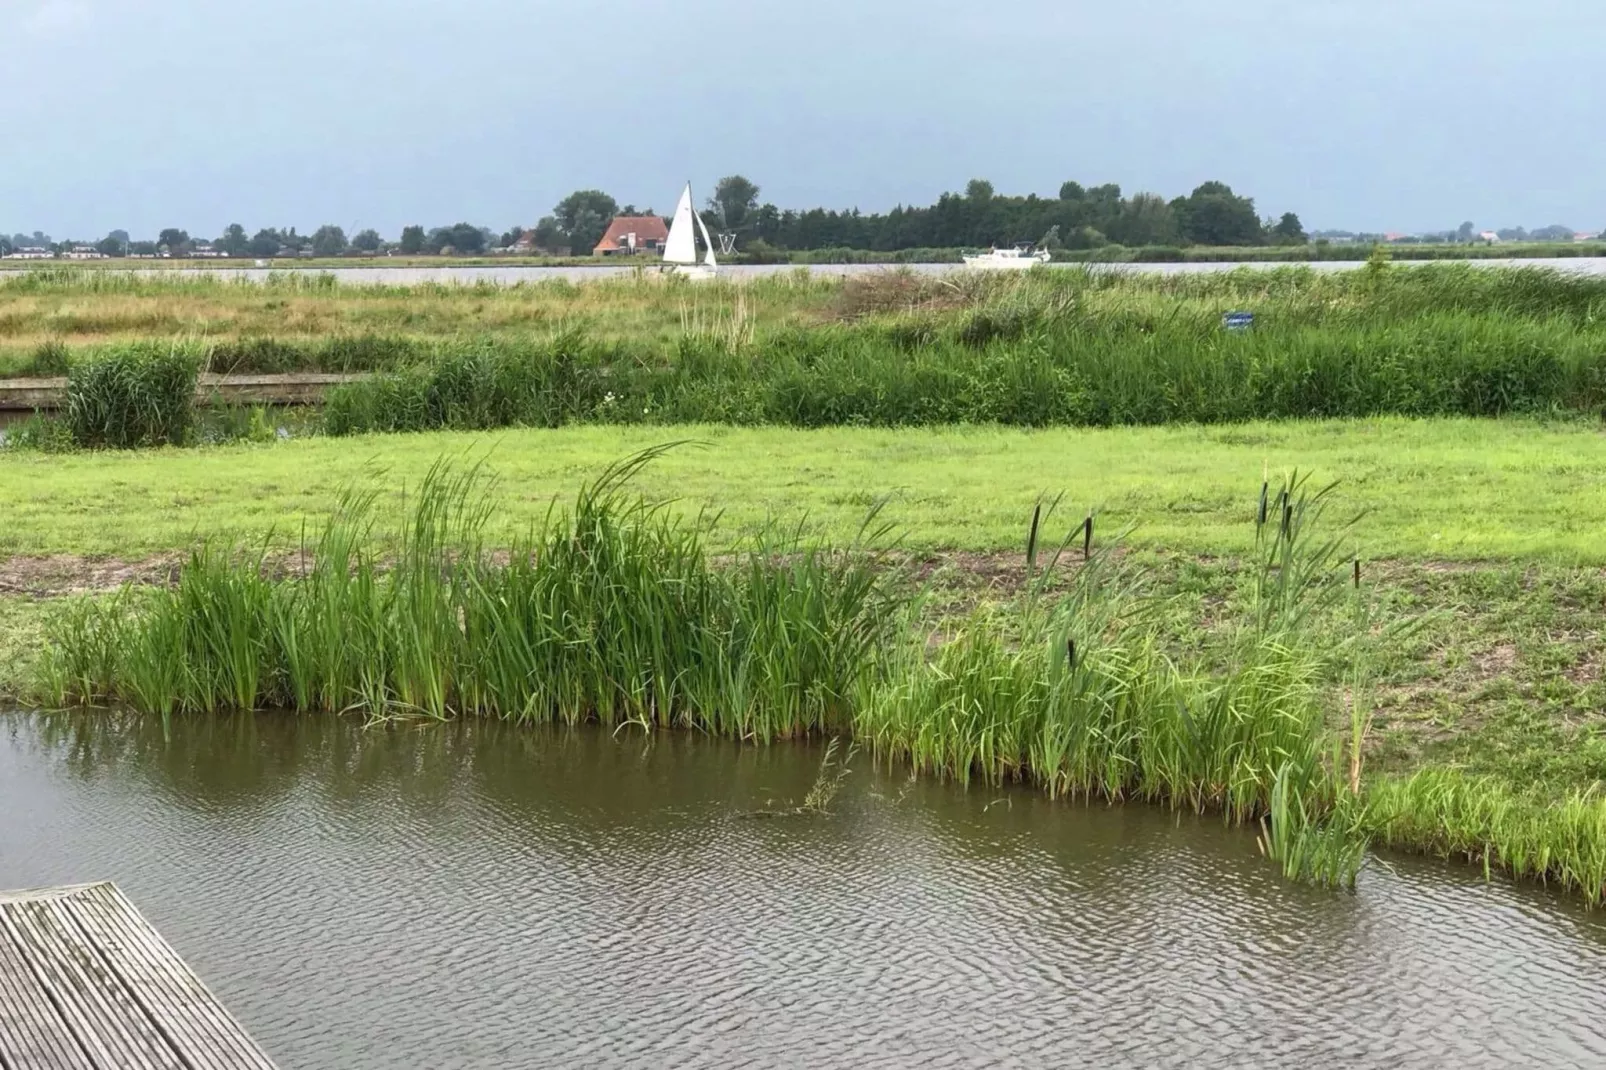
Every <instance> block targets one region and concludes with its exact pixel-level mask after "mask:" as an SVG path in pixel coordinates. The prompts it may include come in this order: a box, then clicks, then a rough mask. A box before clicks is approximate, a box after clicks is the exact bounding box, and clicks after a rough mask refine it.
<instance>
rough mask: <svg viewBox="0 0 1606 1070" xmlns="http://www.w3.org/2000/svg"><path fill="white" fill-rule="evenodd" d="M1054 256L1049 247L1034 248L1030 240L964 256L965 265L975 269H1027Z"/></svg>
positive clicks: (1044, 262)
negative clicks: (1009, 247)
mask: <svg viewBox="0 0 1606 1070" xmlns="http://www.w3.org/2000/svg"><path fill="white" fill-rule="evenodd" d="M1051 258H1052V254H1051V253H1050V252H1049V251H1048V250H1047V249H1038V250H1036V251H1035V252H1034V251H1033V250H1032V243H1031V242H1029V241H1023V242H1016V243H1015V247H1014V248H1013V249H998V248H994V249H989V250H988V251H987V252H985V253H978V254H976V255H975V256H967V257H965V258H964V260H965V266H966V267H967V268H971V269H973V270H975V271H1027V270H1030V269H1031V268H1034V267H1036V266H1037V265H1038V264H1046V263H1048V262H1049V260H1050V259H1051Z"/></svg>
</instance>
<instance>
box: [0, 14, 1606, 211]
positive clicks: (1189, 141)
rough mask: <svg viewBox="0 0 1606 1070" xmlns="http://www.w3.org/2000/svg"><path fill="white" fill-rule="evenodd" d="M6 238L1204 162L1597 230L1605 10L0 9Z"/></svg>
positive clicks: (1346, 202)
mask: <svg viewBox="0 0 1606 1070" xmlns="http://www.w3.org/2000/svg"><path fill="white" fill-rule="evenodd" d="M0 63H3V67H0V70H3V78H4V81H3V83H0V84H3V86H4V88H3V89H0V229H4V230H6V231H8V232H10V231H15V230H19V229H27V230H29V231H31V230H33V229H35V228H39V229H43V230H46V231H48V232H49V233H51V234H52V235H54V236H55V237H57V238H58V239H60V238H63V237H76V238H92V237H99V236H101V235H104V234H105V233H106V232H107V231H108V230H110V229H112V228H114V227H124V228H127V229H129V230H131V231H133V232H134V234H135V236H136V237H139V236H142V235H144V236H151V235H154V233H155V232H156V230H157V229H159V228H161V227H164V226H178V227H183V228H186V229H188V230H190V231H192V232H194V233H196V234H198V235H208V236H210V235H215V234H217V233H219V232H220V231H221V230H222V228H223V227H224V225H225V224H227V223H230V222H240V223H243V224H245V226H246V227H247V228H248V229H250V230H253V231H254V230H255V229H256V228H258V227H261V226H270V225H272V226H289V225H292V224H293V225H295V226H297V227H300V228H302V229H303V230H307V229H311V228H313V227H316V226H317V225H318V224H320V223H326V222H329V223H338V224H340V225H342V226H344V227H345V228H346V229H347V232H348V233H351V232H353V230H354V229H356V228H361V227H369V226H372V227H376V228H378V229H379V231H380V232H381V233H382V234H385V235H387V236H394V235H395V234H396V233H397V232H398V231H399V229H400V228H401V227H402V226H403V225H404V224H407V223H413V222H418V223H423V224H426V225H437V224H442V223H447V222H452V221H455V220H457V219H460V218H461V219H467V220H469V221H472V222H474V223H479V224H486V225H491V226H494V227H496V228H498V229H499V230H500V229H502V228H505V227H507V226H509V225H512V224H515V223H517V224H531V223H534V222H535V220H536V219H537V218H538V217H539V216H541V215H544V214H546V213H547V212H548V211H550V209H551V206H552V205H553V203H554V202H556V201H557V200H558V199H559V198H560V197H561V196H562V195H563V194H565V193H567V192H568V191H570V190H572V189H575V188H579V187H592V186H595V187H600V188H602V189H604V190H607V191H608V192H610V193H612V194H613V195H614V196H615V197H617V198H618V199H619V200H620V201H621V202H634V203H635V204H637V205H638V206H641V207H647V206H649V205H650V206H652V207H655V208H657V209H658V210H660V211H666V210H668V209H669V208H670V207H671V206H672V204H673V202H674V199H675V196H676V194H677V192H678V188H679V185H680V183H681V182H683V181H684V180H686V179H687V178H690V179H691V180H692V181H693V183H694V184H695V185H696V187H697V189H698V191H699V196H700V197H701V196H703V195H706V193H707V191H708V189H709V187H710V185H711V183H712V181H713V179H715V178H717V177H719V176H720V175H724V174H728V173H730V172H733V171H740V172H742V173H744V174H746V175H747V176H748V177H750V178H752V179H753V180H754V181H755V182H757V183H758V184H759V185H760V187H761V188H762V190H763V198H764V199H765V200H770V201H774V202H775V203H776V204H779V205H781V206H782V207H809V206H814V205H826V206H831V207H843V208H846V207H853V206H858V207H859V208H861V209H863V210H865V211H880V210H885V209H887V208H890V207H892V206H893V205H894V204H897V203H899V202H904V203H915V204H928V203H930V202H931V201H932V200H934V199H935V198H936V197H937V195H938V194H940V193H941V192H943V191H944V190H957V189H962V188H963V187H964V184H965V182H966V180H967V179H969V178H972V177H985V178H989V179H991V180H992V182H993V183H994V185H995V186H996V188H997V190H998V192H1000V193H1026V192H1031V191H1036V192H1038V193H1042V194H1048V195H1052V194H1053V193H1054V192H1055V191H1056V190H1057V189H1058V188H1059V184H1060V182H1062V181H1063V180H1065V179H1068V178H1074V179H1076V180H1078V181H1080V182H1082V183H1083V184H1085V185H1093V184H1098V183H1102V182H1118V183H1120V184H1121V186H1122V188H1123V189H1124V190H1125V191H1126V192H1127V193H1132V192H1136V191H1139V190H1151V191H1155V192H1158V193H1162V194H1164V195H1166V196H1167V197H1170V196H1174V195H1176V194H1179V193H1186V192H1187V191H1188V190H1190V189H1192V188H1193V187H1194V186H1195V185H1197V184H1198V183H1199V182H1201V181H1203V180H1205V179H1220V180H1222V181H1226V182H1228V183H1230V184H1231V185H1232V186H1233V187H1234V188H1236V189H1237V190H1238V191H1239V192H1240V193H1245V194H1248V195H1250V196H1253V197H1254V198H1255V201H1256V205H1257V206H1258V208H1259V209H1260V212H1261V214H1262V215H1272V214H1277V213H1281V212H1284V211H1296V212H1298V213H1299V214H1300V216H1301V218H1302V219H1303V220H1304V221H1305V223H1306V225H1307V226H1309V227H1313V228H1317V227H1342V228H1349V229H1365V230H1383V229H1397V230H1418V229H1427V228H1433V229H1447V228H1453V227H1454V226H1456V225H1457V224H1458V223H1460V222H1461V221H1462V220H1463V219H1470V220H1472V221H1474V222H1476V223H1477V224H1478V225H1479V227H1480V228H1485V227H1501V226H1510V225H1518V224H1520V225H1523V226H1529V227H1533V226H1537V225H1543V224H1548V223H1557V222H1560V223H1567V224H1570V225H1572V226H1574V227H1578V228H1587V229H1590V230H1594V229H1598V228H1601V227H1606V119H1603V118H1602V115H1603V111H1606V73H1603V72H1606V5H1602V4H1601V3H1599V2H1598V0H1119V2H1115V3H1111V2H1109V0H1098V2H1091V3H1090V2H1084V0H679V2H676V3H653V2H649V0H586V2H584V3H582V2H578V0H566V2H553V0H0Z"/></svg>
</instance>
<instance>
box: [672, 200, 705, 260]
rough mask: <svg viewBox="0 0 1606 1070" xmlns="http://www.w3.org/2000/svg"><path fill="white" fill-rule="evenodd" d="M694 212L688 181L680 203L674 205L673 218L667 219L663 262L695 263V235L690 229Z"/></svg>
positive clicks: (692, 225)
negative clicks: (667, 227)
mask: <svg viewBox="0 0 1606 1070" xmlns="http://www.w3.org/2000/svg"><path fill="white" fill-rule="evenodd" d="M696 214H697V213H696V212H693V211H692V210H691V183H690V182H688V183H686V189H685V192H683V193H682V194H681V195H680V203H679V204H677V205H675V218H674V219H671V220H670V221H669V237H668V238H667V239H666V240H665V241H664V263H666V264H695V263H697V237H696V234H695V232H694V231H693V229H692V228H693V227H694V226H695V225H696V224H694V223H693V222H692V217H693V216H695V215H696ZM699 222H700V220H699Z"/></svg>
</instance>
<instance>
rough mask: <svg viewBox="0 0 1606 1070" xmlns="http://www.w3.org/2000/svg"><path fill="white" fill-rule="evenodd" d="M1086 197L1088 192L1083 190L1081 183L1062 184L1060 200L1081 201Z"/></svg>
mask: <svg viewBox="0 0 1606 1070" xmlns="http://www.w3.org/2000/svg"><path fill="white" fill-rule="evenodd" d="M1085 196H1087V191H1086V190H1084V189H1083V188H1082V184H1081V183H1080V182H1062V183H1060V200H1062V201H1079V200H1081V199H1082V198H1083V197H1085Z"/></svg>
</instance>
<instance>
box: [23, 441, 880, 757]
mask: <svg viewBox="0 0 1606 1070" xmlns="http://www.w3.org/2000/svg"><path fill="white" fill-rule="evenodd" d="M656 452H657V451H649V452H648V453H646V454H643V455H640V456H637V457H635V458H632V459H631V460H629V461H627V462H624V463H621V464H620V465H617V466H615V467H613V468H611V469H610V470H609V471H608V472H607V473H606V474H604V475H603V476H602V477H601V478H600V479H599V480H597V481H596V482H595V483H593V484H591V485H589V486H587V487H586V488H585V489H583V490H582V491H581V493H580V495H579V497H578V498H577V500H576V502H575V504H574V507H573V508H572V510H569V511H566V512H554V513H553V514H552V515H551V516H549V518H548V520H547V522H546V523H545V524H544V525H543V526H542V527H541V528H540V529H539V530H538V531H537V532H535V533H534V534H533V535H532V536H531V537H530V538H529V539H528V540H527V541H525V542H523V543H521V544H520V545H518V546H515V547H514V549H513V551H512V553H511V555H509V557H508V558H507V560H505V561H503V560H502V559H501V557H500V556H499V555H492V554H490V553H489V552H487V551H486V550H485V548H484V547H483V545H482V543H481V541H480V534H479V532H480V529H481V526H482V524H483V522H484V521H485V519H486V515H487V510H488V504H487V503H488V500H489V499H488V498H486V497H485V496H484V495H483V494H481V493H479V492H478V490H477V489H476V486H477V484H476V478H475V476H474V474H473V473H468V474H465V475H453V474H451V473H450V472H448V471H447V470H445V469H444V468H437V469H436V470H435V471H433V472H432V473H431V475H430V477H429V479H428V480H426V481H425V483H424V485H423V487H422V488H421V489H420V491H419V493H418V496H417V498H416V500H415V502H414V504H413V506H412V508H411V512H410V521H409V523H408V525H407V527H406V529H405V530H404V532H403V533H402V534H401V536H400V537H399V540H398V541H397V542H396V544H395V545H394V546H393V547H392V548H391V550H390V551H389V552H388V553H383V554H382V553H381V552H379V550H377V549H376V545H377V543H376V540H375V538H374V534H375V533H374V520H373V518H374V505H375V502H374V499H373V498H372V496H365V495H354V496H350V497H348V498H347V499H346V500H345V502H344V503H343V505H342V507H341V510H340V512H339V513H338V515H336V516H335V517H334V518H333V519H332V520H331V521H330V522H329V524H328V525H327V526H326V527H325V529H324V531H323V533H322V534H321V535H320V536H319V537H318V539H317V540H316V541H315V542H314V543H313V544H312V545H311V546H309V547H308V553H309V554H310V561H311V563H310V565H308V566H307V568H306V570H305V574H304V575H288V576H278V577H275V576H270V575H268V574H267V570H266V569H265V568H264V567H263V560H262V557H261V555H260V553H258V554H247V553H243V552H241V551H240V549H239V548H237V547H227V548H215V547H209V548H203V549H201V550H199V551H197V552H196V553H195V554H194V555H192V557H191V559H190V560H189V561H188V563H187V564H186V565H185V566H184V567H183V569H182V571H181V574H180V576H179V579H178V583H177V584H176V586H174V587H173V588H171V589H166V590H158V591H152V592H146V593H145V594H143V595H142V596H138V597H135V596H132V595H129V596H125V599H123V600H119V601H116V602H113V603H110V604H108V605H106V606H103V607H101V608H100V609H98V610H97V609H95V608H92V607H90V608H86V609H85V610H84V611H83V614H84V615H82V616H79V617H75V618H72V619H71V620H70V621H69V625H70V627H64V628H62V629H60V630H59V631H58V632H57V634H56V635H55V636H54V644H53V646H52V648H51V650H50V652H49V653H48V654H47V656H46V657H45V658H44V659H43V667H42V675H41V685H42V687H43V689H44V690H45V691H46V692H47V694H48V697H49V698H50V699H52V700H53V701H55V702H56V703H58V704H67V703H88V702H100V701H111V702H119V703H126V704H128V705H131V706H133V707H135V708H136V709H139V710H142V711H145V712H149V713H153V714H158V715H161V716H164V717H165V716H172V715H175V714H181V713H191V712H212V711H221V710H242V709H256V708H289V709H294V710H305V711H328V712H340V711H354V712H359V713H362V714H365V715H368V716H372V717H386V716H397V715H417V716H426V717H447V716H453V715H484V716H493V717H501V718H506V719H510V720H516V721H562V722H569V723H573V722H579V721H598V722H601V723H603V724H605V725H614V726H617V725H621V724H625V723H637V724H641V725H643V726H646V725H652V726H680V727H692V728H700V729H703V730H707V731H714V732H719V733H721V734H726V735H731V736H737V737H742V738H753V739H760V740H768V739H774V738H777V737H783V736H794V735H799V734H804V733H808V732H813V731H823V730H826V729H836V728H843V727H845V726H846V725H847V724H848V720H849V717H850V714H851V701H852V697H853V696H854V695H856V694H857V693H858V692H859V691H860V690H861V689H862V688H863V687H864V686H866V684H867V678H868V676H869V675H870V674H872V673H874V672H875V671H876V670H877V662H876V654H877V652H878V651H879V650H880V649H881V648H882V646H883V645H885V644H886V643H887V642H888V641H889V639H890V635H891V630H892V628H893V627H894V625H895V623H896V621H897V619H898V616H897V611H898V608H899V602H898V600H897V599H896V598H894V597H893V594H892V592H891V588H890V587H889V584H890V583H891V582H892V580H891V577H890V576H889V574H888V572H887V570H886V569H885V568H884V567H883V562H882V561H881V559H880V557H881V552H882V551H880V550H878V549H876V548H875V546H874V545H871V544H870V543H869V542H867V543H866V544H865V545H863V546H860V547H857V548H855V549H852V550H849V551H844V552H841V553H832V552H829V551H826V550H823V549H815V548H810V547H805V546H802V545H799V544H797V543H795V542H791V541H784V540H783V541H779V542H774V543H768V544H760V545H756V546H752V547H748V548H746V549H745V550H743V551H742V552H740V553H738V554H737V555H736V556H735V559H734V561H733V562H729V563H720V564H717V565H716V563H715V562H714V561H713V560H712V559H711V558H710V555H709V552H708V550H707V548H706V545H705V536H704V534H703V533H702V531H701V530H700V529H699V528H698V527H697V526H695V525H692V524H687V523H685V522H682V521H679V520H676V519H675V518H673V517H672V516H671V515H670V514H669V513H667V512H665V511H664V510H663V509H661V508H659V507H657V506H653V505H650V504H648V503H646V502H644V501H642V500H641V499H638V498H632V497H629V496H627V495H626V494H625V493H624V492H623V487H624V483H625V481H626V480H627V479H628V478H629V477H630V476H631V475H632V474H633V473H634V472H635V471H636V470H637V469H639V468H640V466H641V465H642V464H645V463H646V462H647V461H648V460H649V459H650V458H651V456H653V455H654V454H655V453H656ZM871 534H873V533H871ZM107 636H115V637H116V638H115V642H113V643H108V642H107V641H106V637H107Z"/></svg>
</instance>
